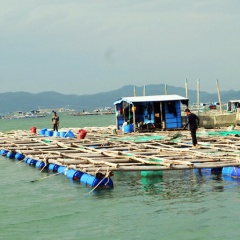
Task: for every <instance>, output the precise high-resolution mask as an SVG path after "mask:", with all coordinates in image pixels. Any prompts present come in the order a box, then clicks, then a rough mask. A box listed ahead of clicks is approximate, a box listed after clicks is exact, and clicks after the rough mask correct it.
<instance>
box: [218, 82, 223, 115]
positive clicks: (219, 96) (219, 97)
mask: <svg viewBox="0 0 240 240" xmlns="http://www.w3.org/2000/svg"><path fill="white" fill-rule="evenodd" d="M217 92H218V101H219V104H220V113H221V114H222V102H221V95H220V89H219V84H218V79H217Z"/></svg>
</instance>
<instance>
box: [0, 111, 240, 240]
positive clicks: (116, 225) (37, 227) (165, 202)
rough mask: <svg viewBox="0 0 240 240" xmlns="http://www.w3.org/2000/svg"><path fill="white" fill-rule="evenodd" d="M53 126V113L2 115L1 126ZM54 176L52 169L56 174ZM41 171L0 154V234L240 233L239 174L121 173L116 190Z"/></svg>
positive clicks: (67, 120)
mask: <svg viewBox="0 0 240 240" xmlns="http://www.w3.org/2000/svg"><path fill="white" fill-rule="evenodd" d="M114 123H115V118H114V115H113V116H78V117H77V116H67V115H61V116H60V124H61V127H79V128H83V127H84V126H109V125H114ZM31 126H36V127H37V128H45V127H48V126H49V128H51V116H48V117H46V118H38V119H15V120H0V128H1V131H9V130H12V129H13V130H14V129H30V127H31ZM52 175H53V174H52ZM47 176H51V174H48V173H43V172H41V173H40V172H39V171H38V170H36V169H35V168H32V167H29V166H28V165H26V164H25V163H19V162H17V161H15V160H10V159H8V158H5V157H0V178H1V181H0V190H1V194H0V206H1V207H0V239H24V240H26V239H51V240H53V239H89V240H92V239H94V240H96V239H104V240H113V239H116V240H118V239H119V240H126V239H136V240H137V239H144V240H145V239H148V240H155V239H180V240H181V239H182V240H188V239H189V240H195V239H196V240H197V239H218V240H219V239H239V216H238V213H239V208H240V207H239V205H240V180H238V179H234V178H230V177H224V176H222V175H211V174H210V173H209V172H204V171H202V172H201V173H200V172H198V171H196V172H195V171H192V170H189V171H165V172H163V174H162V176H161V175H159V176H153V177H141V174H140V173H139V172H116V173H115V175H114V176H113V177H112V179H113V182H114V189H112V190H97V191H93V192H91V189H90V188H88V187H87V186H86V185H84V184H80V183H76V182H73V181H70V180H69V179H67V178H66V177H65V176H63V175H56V176H52V177H49V178H45V179H42V180H39V181H35V182H32V180H35V179H40V178H43V177H47Z"/></svg>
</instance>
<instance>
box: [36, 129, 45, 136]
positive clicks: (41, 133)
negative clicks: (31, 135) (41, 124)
mask: <svg viewBox="0 0 240 240" xmlns="http://www.w3.org/2000/svg"><path fill="white" fill-rule="evenodd" d="M46 131H47V129H46V128H43V129H40V130H39V131H38V134H39V135H41V136H45V132H46Z"/></svg>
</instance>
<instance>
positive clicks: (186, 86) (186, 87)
mask: <svg viewBox="0 0 240 240" xmlns="http://www.w3.org/2000/svg"><path fill="white" fill-rule="evenodd" d="M185 90H186V98H188V82H187V79H186V80H185Z"/></svg>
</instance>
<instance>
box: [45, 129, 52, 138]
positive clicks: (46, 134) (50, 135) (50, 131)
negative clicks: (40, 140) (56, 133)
mask: <svg viewBox="0 0 240 240" xmlns="http://www.w3.org/2000/svg"><path fill="white" fill-rule="evenodd" d="M45 136H46V137H52V136H53V130H47V131H45Z"/></svg>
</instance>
